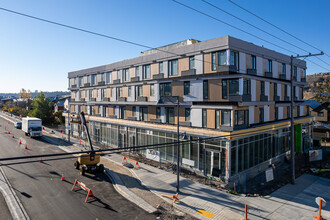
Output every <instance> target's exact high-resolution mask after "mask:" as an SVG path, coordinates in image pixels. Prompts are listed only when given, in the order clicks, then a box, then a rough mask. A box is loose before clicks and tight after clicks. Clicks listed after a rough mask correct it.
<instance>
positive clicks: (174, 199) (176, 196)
mask: <svg viewBox="0 0 330 220" xmlns="http://www.w3.org/2000/svg"><path fill="white" fill-rule="evenodd" d="M178 195H179V194H178V193H177V194H175V195H173V196H168V195H163V194H162V196H164V197H168V198H171V199H172V200H173V204H172V205H174V203H176V201H179V198H178Z"/></svg>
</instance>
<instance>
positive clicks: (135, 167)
mask: <svg viewBox="0 0 330 220" xmlns="http://www.w3.org/2000/svg"><path fill="white" fill-rule="evenodd" d="M128 160H129V161H131V162H133V163H135V165H134V169H139V168H140V165H139V162H137V161H136V160H132V159H130V158H128V157H123V160H122V161H121V163H122V164H127V163H128V162H127V161H128ZM125 161H126V163H124V162H125Z"/></svg>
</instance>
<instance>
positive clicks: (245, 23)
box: [201, 0, 309, 53]
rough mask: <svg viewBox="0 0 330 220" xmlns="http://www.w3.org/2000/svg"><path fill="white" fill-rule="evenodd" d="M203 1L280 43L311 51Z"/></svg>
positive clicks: (204, 0)
mask: <svg viewBox="0 0 330 220" xmlns="http://www.w3.org/2000/svg"><path fill="white" fill-rule="evenodd" d="M201 1H202V2H205V3H206V4H208V5H210V6H212V7H214V8H216V9H217V10H219V11H222V12H224V13H226V14H228V15H230V16H232V17H234V18H236V19H237V20H240V21H241V22H243V23H245V24H248V25H250V26H251V27H254V28H256V29H257V30H259V31H261V32H264V33H266V34H268V35H270V36H272V37H274V38H276V39H278V40H280V41H283V42H285V43H287V44H289V45H291V46H293V47H296V48H298V49H300V50H303V51H305V52H307V53H309V51H307V50H305V49H304V48H301V47H299V46H297V45H294V44H292V43H290V42H288V41H286V40H284V39H282V38H280V37H277V36H276V35H274V34H271V33H269V32H267V31H265V30H263V29H261V28H259V27H257V26H255V25H253V24H251V23H249V22H247V21H245V20H243V19H242V18H240V17H238V16H236V15H234V14H232V13H230V12H227V11H225V10H224V9H222V8H220V7H218V6H216V5H213V4H212V3H210V2H208V1H206V0H201Z"/></svg>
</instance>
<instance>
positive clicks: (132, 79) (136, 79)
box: [131, 76, 140, 82]
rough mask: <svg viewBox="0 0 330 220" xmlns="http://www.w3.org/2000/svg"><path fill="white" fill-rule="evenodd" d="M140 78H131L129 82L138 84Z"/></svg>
mask: <svg viewBox="0 0 330 220" xmlns="http://www.w3.org/2000/svg"><path fill="white" fill-rule="evenodd" d="M139 80H140V78H139V77H138V76H135V77H132V78H131V82H138V81H139Z"/></svg>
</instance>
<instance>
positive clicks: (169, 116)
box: [165, 108, 174, 124]
mask: <svg viewBox="0 0 330 220" xmlns="http://www.w3.org/2000/svg"><path fill="white" fill-rule="evenodd" d="M165 114H166V115H165V116H166V123H167V124H174V108H165Z"/></svg>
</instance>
